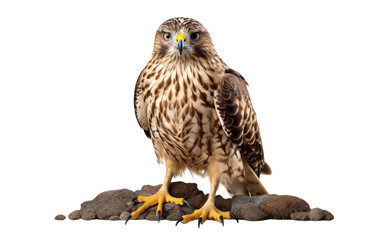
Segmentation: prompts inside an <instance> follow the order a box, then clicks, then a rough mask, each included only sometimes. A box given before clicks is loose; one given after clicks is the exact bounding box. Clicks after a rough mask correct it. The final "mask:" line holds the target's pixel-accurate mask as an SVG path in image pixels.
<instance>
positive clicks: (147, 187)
mask: <svg viewBox="0 0 382 240" xmlns="http://www.w3.org/2000/svg"><path fill="white" fill-rule="evenodd" d="M161 186H162V184H159V185H155V186H151V185H143V187H142V188H141V191H142V192H145V193H148V194H149V195H148V196H150V195H153V194H155V193H157V192H158V191H159V189H160V187H161Z"/></svg>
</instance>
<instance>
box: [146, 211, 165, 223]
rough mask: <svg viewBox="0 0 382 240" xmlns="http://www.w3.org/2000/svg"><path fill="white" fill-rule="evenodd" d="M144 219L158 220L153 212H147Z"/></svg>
mask: <svg viewBox="0 0 382 240" xmlns="http://www.w3.org/2000/svg"><path fill="white" fill-rule="evenodd" d="M161 219H163V218H162V217H161ZM146 220H149V221H158V216H156V213H155V212H149V214H147V216H146Z"/></svg>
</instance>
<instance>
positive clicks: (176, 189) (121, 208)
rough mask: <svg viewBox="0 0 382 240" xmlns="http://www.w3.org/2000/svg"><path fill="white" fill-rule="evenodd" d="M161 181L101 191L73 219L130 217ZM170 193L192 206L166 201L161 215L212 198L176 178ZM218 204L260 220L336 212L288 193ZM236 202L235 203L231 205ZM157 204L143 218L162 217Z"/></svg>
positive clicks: (325, 216) (174, 216)
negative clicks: (140, 198)
mask: <svg viewBox="0 0 382 240" xmlns="http://www.w3.org/2000/svg"><path fill="white" fill-rule="evenodd" d="M160 187H161V185H156V186H151V185H144V186H143V187H142V188H141V190H137V191H135V192H133V191H131V190H129V189H121V190H112V191H106V192H103V193H100V194H99V195H98V196H96V197H95V198H94V199H93V200H90V201H86V202H83V203H82V204H81V209H80V210H75V211H73V212H71V213H70V214H69V216H68V217H69V219H71V220H77V219H83V220H92V219H104V220H126V219H127V218H128V217H129V216H130V213H131V212H133V211H135V210H136V209H138V208H139V207H140V206H141V205H142V204H143V203H134V202H133V199H134V198H135V197H137V196H138V195H141V196H150V195H153V194H155V193H156V192H157V191H158V189H159V188H160ZM169 193H170V195H172V196H174V197H178V198H184V199H185V200H186V201H187V202H188V203H189V204H190V206H191V208H189V207H187V206H185V205H183V206H179V205H176V204H174V203H165V204H164V205H163V213H162V216H161V219H167V220H178V219H179V218H181V217H182V216H183V215H185V214H190V213H192V212H193V211H194V210H195V209H199V208H200V207H202V206H203V204H204V203H205V202H206V200H207V198H208V194H204V193H203V192H202V191H200V190H199V189H198V188H197V185H196V184H195V183H184V182H173V183H171V185H170V188H169ZM215 206H216V207H217V208H218V209H219V210H221V211H231V213H233V214H234V215H236V217H238V218H239V219H244V220H248V221H259V220H265V219H293V220H314V221H318V220H332V219H333V218H334V217H333V215H332V214H331V213H330V212H328V211H325V210H321V209H319V208H314V209H310V206H309V204H308V203H307V202H305V201H304V200H302V199H300V198H298V197H293V196H288V195H263V196H258V197H250V196H234V197H233V198H232V199H225V198H223V197H221V196H220V195H218V196H216V198H215ZM231 206H232V207H231ZM156 209H157V206H153V207H150V208H148V209H147V210H146V211H145V212H144V213H142V214H141V215H140V216H139V219H146V220H158V218H157V216H155V213H156ZM55 219H56V220H64V219H65V216H63V215H57V216H56V218H55Z"/></svg>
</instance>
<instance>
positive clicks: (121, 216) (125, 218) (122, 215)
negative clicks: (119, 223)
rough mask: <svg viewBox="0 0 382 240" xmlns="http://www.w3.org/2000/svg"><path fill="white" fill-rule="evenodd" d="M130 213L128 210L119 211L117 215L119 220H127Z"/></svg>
mask: <svg viewBox="0 0 382 240" xmlns="http://www.w3.org/2000/svg"><path fill="white" fill-rule="evenodd" d="M130 215H131V214H130V213H129V212H123V213H121V215H119V219H121V220H127V218H128V217H129V216H130Z"/></svg>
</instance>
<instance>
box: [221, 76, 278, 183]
mask: <svg viewBox="0 0 382 240" xmlns="http://www.w3.org/2000/svg"><path fill="white" fill-rule="evenodd" d="M247 85H248V83H247V82H246V81H245V79H244V78H243V77H242V76H241V75H240V74H239V73H238V72H236V71H235V70H233V69H228V70H226V71H225V74H224V75H223V78H222V81H221V83H220V85H219V87H218V89H217V90H216V91H215V94H214V98H215V108H216V111H217V112H218V116H219V119H220V121H221V123H222V127H223V129H224V132H225V133H226V134H227V136H228V137H229V139H230V141H232V142H233V143H235V144H237V145H238V146H239V148H240V154H241V155H242V158H243V160H245V161H246V162H247V163H248V164H249V166H250V167H251V168H252V169H253V171H254V172H255V173H256V175H257V176H258V177H260V173H261V172H262V171H261V169H262V167H263V166H265V164H266V163H265V162H264V152H263V146H262V141H261V136H260V130H259V125H258V123H257V118H256V113H255V110H254V109H253V107H252V103H251V99H250V97H249V93H248V90H247ZM266 166H267V168H266V169H264V170H266V171H264V172H268V173H270V172H271V170H270V167H269V166H268V165H266Z"/></svg>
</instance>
